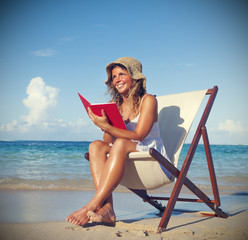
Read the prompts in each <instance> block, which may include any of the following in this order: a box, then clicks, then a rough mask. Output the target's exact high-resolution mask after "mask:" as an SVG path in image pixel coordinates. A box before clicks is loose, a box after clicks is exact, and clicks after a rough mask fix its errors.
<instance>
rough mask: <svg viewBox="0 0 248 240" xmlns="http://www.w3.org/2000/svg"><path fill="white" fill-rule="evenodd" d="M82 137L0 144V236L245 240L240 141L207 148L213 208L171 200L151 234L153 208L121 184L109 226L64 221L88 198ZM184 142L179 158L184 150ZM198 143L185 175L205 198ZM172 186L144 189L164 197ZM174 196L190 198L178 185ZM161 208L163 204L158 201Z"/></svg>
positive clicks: (246, 202) (246, 196) (247, 222)
mask: <svg viewBox="0 0 248 240" xmlns="http://www.w3.org/2000/svg"><path fill="white" fill-rule="evenodd" d="M88 145H89V142H29V141H19V142H0V164H1V168H0V239H1V240H2V239H3V240H5V239H11V240H15V239H18V240H19V239H21V240H22V239H35V240H37V239H45V240H50V239H93V240H94V239H160V240H161V239H186V240H187V239H189V240H190V239H238V240H240V239H241V240H242V239H248V230H247V229H248V211H247V210H248V181H247V180H248V176H247V172H246V171H247V168H248V161H247V160H248V146H241V145H237V146H227V145H214V146H211V148H212V154H213V158H214V164H215V171H216V176H217V182H218V185H219V192H220V200H221V206H220V208H221V209H222V210H223V211H224V212H226V213H227V214H228V215H229V217H228V218H226V219H224V218H218V217H209V216H207V215H202V214H201V213H212V212H211V209H209V208H208V207H207V206H206V205H205V204H202V203H185V202H177V204H176V206H175V208H174V211H173V213H172V216H171V218H170V221H169V224H168V226H167V229H166V231H165V232H162V233H161V234H157V233H156V231H157V227H158V224H159V222H160V220H161V216H158V213H159V211H158V210H156V209H155V208H154V207H152V206H151V205H149V204H148V203H145V202H143V200H142V199H140V198H139V197H138V196H136V195H135V194H133V193H131V192H130V191H129V190H127V189H126V188H125V187H122V186H118V187H117V189H116V190H115V191H114V193H113V198H114V208H115V212H116V217H117V220H116V225H115V226H114V227H113V226H105V225H101V224H95V223H88V224H86V225H85V226H83V227H80V226H75V225H72V224H70V223H68V222H66V221H65V218H66V217H67V216H68V215H69V214H71V213H72V212H73V211H76V210H78V209H80V208H81V207H83V206H84V205H85V204H87V202H88V201H89V200H90V199H91V198H92V197H93V195H94V186H93V183H92V179H91V176H90V170H89V163H88V161H86V160H84V159H83V155H84V153H85V152H86V151H87V150H88ZM187 149H188V145H185V146H184V148H183V150H182V153H181V156H180V158H181V159H179V166H178V168H179V169H180V167H181V164H182V159H183V158H184V157H185V155H186V153H187ZM204 158H205V155H204V147H203V146H202V145H200V146H199V148H198V149H197V152H196V154H195V158H194V161H193V162H192V166H191V168H190V170H189V173H188V176H189V178H190V179H191V180H192V181H193V182H194V183H195V184H196V185H197V186H198V187H200V188H201V189H202V190H203V191H204V192H205V193H206V194H207V195H208V196H209V197H210V198H211V199H213V193H212V190H211V184H210V180H209V173H208V168H207V164H206V160H205V159H204ZM173 186H174V183H172V184H169V185H166V186H163V187H162V188H160V189H157V190H153V191H149V193H150V195H153V196H157V195H158V196H169V195H170V192H171V191H172V189H173ZM179 197H191V198H192V197H193V198H194V197H195V196H193V195H192V194H191V193H190V191H189V190H188V189H186V188H185V187H183V189H182V191H181V193H180V196H179ZM163 204H164V205H165V206H166V204H167V202H163Z"/></svg>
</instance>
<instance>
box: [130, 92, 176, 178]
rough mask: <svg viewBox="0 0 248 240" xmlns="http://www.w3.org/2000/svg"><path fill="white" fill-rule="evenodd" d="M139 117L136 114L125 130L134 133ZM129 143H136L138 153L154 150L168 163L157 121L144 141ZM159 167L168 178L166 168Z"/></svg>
mask: <svg viewBox="0 0 248 240" xmlns="http://www.w3.org/2000/svg"><path fill="white" fill-rule="evenodd" d="M145 96H147V95H145ZM145 96H144V97H145ZM144 97H143V98H142V100H141V103H140V106H141V104H142V102H143V99H144ZM139 117H140V113H139V114H138V116H137V117H136V118H135V119H133V120H132V121H131V122H129V123H127V124H126V128H127V130H131V131H134V130H135V129H136V126H137V123H138V120H139ZM131 141H133V142H137V146H136V150H137V151H138V152H145V151H149V149H150V148H155V149H156V150H157V151H158V152H159V153H160V154H161V155H163V156H164V157H165V158H166V159H167V160H169V161H170V159H169V157H168V155H167V153H166V150H165V147H164V144H163V141H162V138H161V137H160V132H159V125H158V121H157V122H155V123H153V126H152V128H151V130H150V132H149V133H148V134H147V136H146V137H145V139H144V140H143V141H141V142H140V141H137V140H131ZM160 166H161V168H162V170H163V171H164V173H165V174H166V175H167V176H168V177H170V176H171V173H170V172H168V170H167V169H166V168H164V167H163V166H162V165H160Z"/></svg>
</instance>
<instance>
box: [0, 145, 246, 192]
mask: <svg viewBox="0 0 248 240" xmlns="http://www.w3.org/2000/svg"><path fill="white" fill-rule="evenodd" d="M89 144H90V142H63V141H58V142H56V141H10V142H8V141H0V190H88V189H91V188H94V187H93V185H92V178H91V173H90V167H89V162H88V161H87V160H86V159H84V154H85V153H86V152H87V151H88V147H89ZM188 149H189V144H185V145H184V146H183V148H182V151H181V155H180V157H179V162H178V168H179V169H180V168H181V166H182V163H183V161H184V159H185V156H186V155H187V152H188ZM211 151H212V156H213V161H214V167H215V173H216V176H217V182H218V185H219V187H220V188H222V189H225V190H226V191H231V192H232V191H236V190H237V189H241V190H242V189H243V190H244V191H245V190H246V189H248V174H247V169H248V146H245V145H211ZM187 176H188V177H189V178H190V179H191V180H192V181H193V182H194V183H197V184H199V185H201V186H209V185H210V181H209V171H208V165H207V161H206V154H205V150H204V146H203V145H201V144H200V145H199V146H198V148H197V150H196V153H195V156H194V158H193V161H192V164H191V166H190V169H189V172H188V174H187Z"/></svg>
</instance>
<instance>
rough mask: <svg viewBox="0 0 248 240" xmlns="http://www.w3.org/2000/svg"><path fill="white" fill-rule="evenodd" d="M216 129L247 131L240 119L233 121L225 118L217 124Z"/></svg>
mask: <svg viewBox="0 0 248 240" xmlns="http://www.w3.org/2000/svg"><path fill="white" fill-rule="evenodd" d="M218 130H220V131H226V132H228V133H230V134H232V133H242V132H245V131H247V129H245V128H244V127H243V125H242V123H241V122H240V121H237V122H234V121H233V120H230V119H227V120H226V121H224V122H221V123H220V124H219V127H218Z"/></svg>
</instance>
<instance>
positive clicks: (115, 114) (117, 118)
mask: <svg viewBox="0 0 248 240" xmlns="http://www.w3.org/2000/svg"><path fill="white" fill-rule="evenodd" d="M78 96H79V97H80V99H81V101H82V103H83V105H84V107H85V109H86V111H87V113H88V107H89V108H90V109H91V111H92V112H93V113H94V114H96V115H97V116H100V117H101V116H102V113H101V111H102V109H103V110H104V111H105V113H106V115H107V117H108V120H109V123H110V124H111V125H112V126H114V127H117V128H121V129H126V125H125V123H124V121H123V119H122V117H121V114H120V112H119V110H118V108H117V105H116V103H115V102H110V103H96V104H91V103H90V102H89V101H88V100H86V99H85V98H84V97H83V96H82V95H81V94H80V93H78Z"/></svg>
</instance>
